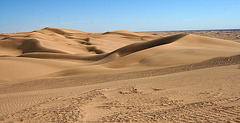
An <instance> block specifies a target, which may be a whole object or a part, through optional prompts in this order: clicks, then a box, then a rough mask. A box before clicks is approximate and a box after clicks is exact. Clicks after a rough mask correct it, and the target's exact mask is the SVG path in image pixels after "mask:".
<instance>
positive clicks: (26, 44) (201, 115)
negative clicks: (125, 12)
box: [0, 27, 240, 122]
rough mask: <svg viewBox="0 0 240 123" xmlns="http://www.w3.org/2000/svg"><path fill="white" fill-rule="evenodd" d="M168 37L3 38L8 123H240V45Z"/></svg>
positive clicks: (62, 33) (0, 85)
mask: <svg viewBox="0 0 240 123" xmlns="http://www.w3.org/2000/svg"><path fill="white" fill-rule="evenodd" d="M160 34H161V33H159V34H157V33H155V32H154V34H151V33H142V32H130V31H126V30H122V31H111V32H105V33H86V32H82V31H76V30H70V29H59V28H52V27H47V28H44V29H41V30H36V31H33V32H25V33H9V34H0V93H1V94H0V103H1V106H0V122H1V121H3V122H10V121H20V122H92V121H98V122H99V121H100V122H114V121H115V122H121V121H122V122H127V121H132V122H145V121H154V122H176V121H181V122H194V121H202V122H215V121H221V122H225V121H235V122H239V116H240V115H239V113H237V112H238V111H239V110H240V108H239V104H240V103H239V99H240V95H239V94H240V93H239V92H240V90H239V88H240V85H239V82H240V81H239V80H240V78H239V77H240V76H239V75H240V69H239V64H240V57H239V55H240V43H239V42H238V41H232V40H224V39H219V38H213V36H212V35H211V36H210V37H205V36H199V35H194V34H189V33H179V34H174V35H170V34H169V33H168V34H163V35H160ZM222 111H223V112H222Z"/></svg>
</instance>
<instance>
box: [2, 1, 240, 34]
mask: <svg viewBox="0 0 240 123" xmlns="http://www.w3.org/2000/svg"><path fill="white" fill-rule="evenodd" d="M0 5H1V6H0V33H10V32H26V31H27V32H29V31H33V30H38V29H42V28H45V27H56V28H67V29H76V30H80V31H85V32H106V31H114V30H130V31H167V30H201V29H239V28H240V14H239V13H240V0H0Z"/></svg>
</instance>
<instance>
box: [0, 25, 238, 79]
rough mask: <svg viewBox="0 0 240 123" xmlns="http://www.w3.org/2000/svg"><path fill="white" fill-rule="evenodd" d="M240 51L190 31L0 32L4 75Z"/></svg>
mask: <svg viewBox="0 0 240 123" xmlns="http://www.w3.org/2000/svg"><path fill="white" fill-rule="evenodd" d="M238 54H240V44H239V43H237V42H233V41H228V40H222V39H216V38H208V37H202V36H196V35H192V34H178V35H173V36H167V37H162V36H158V35H152V34H147V33H140V32H130V31H124V30H122V31H111V32H106V33H86V32H81V31H76V30H70V29H58V28H51V27H47V28H44V29H41V30H36V31H33V32H25V33H16V34H1V35H0V62H1V65H0V69H1V70H2V71H1V73H0V79H2V80H12V79H26V78H31V79H34V78H36V77H44V76H45V77H61V76H69V75H84V74H100V73H101V74H102V73H112V72H130V71H141V70H146V69H156V68H166V67H174V66H179V65H186V64H192V63H198V62H202V61H204V60H208V59H212V58H215V57H228V56H233V55H238ZM56 64H59V65H56ZM24 71H26V72H24ZM7 73H14V74H7Z"/></svg>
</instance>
